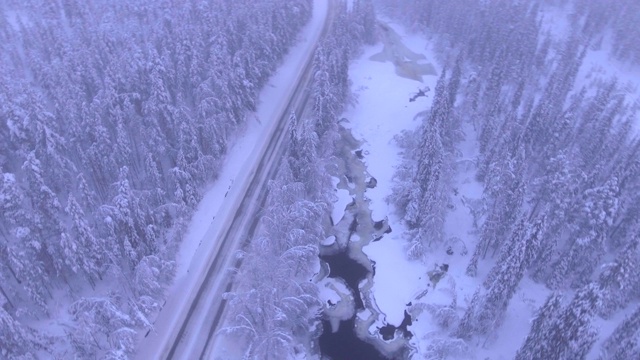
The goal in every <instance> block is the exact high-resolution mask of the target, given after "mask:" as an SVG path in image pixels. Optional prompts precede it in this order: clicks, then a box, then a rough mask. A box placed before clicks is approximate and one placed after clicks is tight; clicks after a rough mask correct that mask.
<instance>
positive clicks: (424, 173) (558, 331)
mask: <svg viewBox="0 0 640 360" xmlns="http://www.w3.org/2000/svg"><path fill="white" fill-rule="evenodd" d="M380 2H381V3H382V4H383V5H385V6H386V7H387V9H388V10H389V11H390V12H391V13H392V14H395V16H397V17H398V18H400V19H402V20H403V21H405V22H406V23H407V24H409V25H410V26H412V27H413V28H415V29H418V30H420V31H426V32H427V33H429V34H430V35H434V39H435V42H436V48H437V49H439V50H438V55H439V56H440V57H441V60H442V61H443V62H444V64H445V67H446V68H449V69H452V68H453V70H450V73H451V75H450V76H447V74H446V73H447V71H443V72H442V74H441V78H440V80H439V81H438V85H437V87H436V91H435V94H434V100H433V105H432V107H431V109H430V110H429V111H427V112H425V115H424V116H423V124H422V126H421V127H420V129H419V130H418V131H417V132H416V133H414V134H408V135H405V136H404V137H403V141H402V144H403V145H404V146H405V147H407V148H408V150H409V151H407V152H406V153H407V154H408V156H407V159H406V161H405V163H404V164H403V166H402V167H401V171H399V172H398V175H397V179H398V183H397V186H396V189H395V193H394V197H393V199H394V200H395V202H396V205H397V206H398V208H399V210H400V211H401V212H403V213H404V214H405V220H406V222H407V226H408V227H409V229H410V234H411V235H412V239H413V240H412V243H411V244H410V245H409V248H410V254H411V255H413V256H414V257H418V258H420V257H424V256H428V254H429V253H430V252H432V251H438V250H437V249H439V248H440V247H442V246H447V244H448V243H447V241H448V239H443V238H442V231H443V223H444V221H443V217H444V214H446V212H447V211H448V210H447V206H448V205H449V203H450V201H451V194H452V192H453V191H451V190H452V189H450V188H449V187H448V184H450V180H451V173H452V170H451V169H452V168H453V167H454V163H455V161H456V160H457V154H456V150H455V144H456V143H457V142H458V141H459V140H460V138H459V136H457V135H458V132H457V130H458V129H459V124H460V122H461V121H467V122H470V123H472V124H473V125H474V126H475V128H476V130H477V133H478V139H477V140H478V144H479V149H480V155H479V157H478V159H476V163H477V178H478V180H480V181H481V182H482V183H483V184H484V194H483V198H482V201H481V204H477V206H476V207H475V209H474V210H475V211H476V215H477V219H476V220H477V230H478V234H479V235H478V239H479V241H478V243H477V245H476V247H475V249H473V250H474V251H473V253H472V256H471V259H470V262H469V264H468V267H467V269H466V270H467V274H468V275H469V276H478V271H477V268H478V264H479V262H482V261H483V260H485V259H490V258H494V259H496V260H498V261H497V262H496V265H495V266H494V268H493V269H491V270H490V271H489V273H488V275H487V278H485V279H481V280H483V281H481V282H482V283H483V284H482V285H481V286H479V288H478V289H477V291H476V293H475V295H474V296H473V298H472V299H471V301H470V304H469V306H468V308H467V310H466V312H465V313H464V314H462V315H461V316H457V317H456V321H455V325H453V326H451V325H450V326H449V327H448V328H446V329H443V331H444V332H445V333H446V334H448V335H449V336H450V338H449V340H448V341H449V344H450V345H451V348H450V349H446V346H441V347H439V350H438V351H435V352H434V354H439V355H438V356H443V354H453V353H455V352H457V351H459V350H460V348H461V346H460V341H459V340H458V339H464V340H466V341H470V340H472V339H474V338H478V337H481V338H484V339H487V338H488V339H491V338H493V337H495V335H496V333H497V331H498V329H499V327H500V324H501V323H502V320H503V318H504V314H505V312H506V310H507V306H508V304H509V302H510V300H511V298H512V297H513V295H514V293H515V292H516V290H517V289H518V286H519V284H520V282H521V280H522V279H523V277H524V276H529V277H530V278H532V279H533V280H534V281H537V282H539V283H542V284H544V285H546V286H547V287H548V288H550V289H552V290H555V291H558V292H557V293H553V294H552V295H551V297H550V298H549V299H548V300H547V302H546V303H545V305H543V306H542V308H541V309H540V311H539V312H538V314H537V317H536V319H535V320H534V322H533V323H532V327H531V334H530V335H529V337H528V338H527V339H526V341H525V343H524V344H523V346H522V348H521V349H520V351H519V352H518V355H517V358H518V359H520V360H525V359H535V358H546V359H584V358H585V357H586V356H587V354H588V353H589V352H590V351H591V348H592V346H593V344H594V343H595V341H596V340H597V338H598V331H597V329H596V328H595V326H594V325H593V319H594V317H596V316H600V317H603V318H609V317H611V316H612V315H613V314H615V313H617V312H618V311H621V310H624V309H626V308H627V307H628V306H630V304H633V303H634V302H636V301H638V300H639V299H640V276H638V273H639V271H640V252H639V249H638V241H639V240H638V239H639V237H640V227H639V224H640V223H639V222H638V219H640V213H639V210H640V208H639V207H638V204H640V177H639V176H638V175H639V170H640V166H639V165H640V157H639V150H640V142H639V141H638V137H637V134H636V133H635V132H634V131H633V130H632V129H633V127H634V126H635V125H636V124H634V123H637V121H638V120H637V119H638V104H637V101H636V102H635V103H634V99H629V96H628V93H629V92H628V91H626V86H627V85H626V84H624V83H623V80H621V79H617V78H615V77H611V78H610V79H605V80H599V81H592V82H591V83H588V84H585V86H584V87H582V85H580V84H581V83H580V82H577V80H578V74H579V71H580V69H581V67H582V63H583V60H584V59H585V57H586V56H588V54H589V53H590V52H591V51H593V50H599V49H604V50H606V51H608V52H610V53H611V54H613V56H614V57H615V58H616V59H614V60H612V61H618V60H622V61H625V62H626V65H627V66H637V65H638V57H637V55H638V44H637V41H635V37H634V36H633V35H632V33H633V32H634V31H637V30H629V31H626V30H625V29H628V24H629V21H631V20H630V19H634V18H635V19H637V16H638V11H631V9H636V8H637V6H638V5H637V2H634V1H619V2H616V3H615V4H612V3H611V2H604V1H580V0H577V1H533V2H531V1H527V2H518V1H515V2H514V1H488V2H477V1H468V0H456V1H447V2H446V3H443V2H438V1H427V2H423V1H407V2H404V1H403V2H400V1H394V0H381V1H380ZM556 7H557V8H556ZM541 9H544V10H545V11H556V12H563V11H566V12H567V14H569V13H570V14H571V16H568V17H567V19H568V20H567V23H568V26H567V27H568V29H567V33H566V34H564V36H560V37H554V36H553V35H552V34H549V33H547V32H546V30H545V29H544V28H543V27H542V25H541V24H542V22H541V19H542V17H543V16H544V12H541V11H540V10H541ZM627 11H629V13H627ZM634 41H635V42H634ZM629 42H634V43H633V44H631V43H629ZM456 58H457V59H458V60H457V61H456ZM460 72H462V74H463V79H462V80H460V79H459V78H457V77H458V76H460V75H459V74H460ZM585 83H586V82H585ZM456 95H458V98H459V100H455V99H456ZM446 99H453V100H450V101H445V100H446ZM452 144H453V146H452ZM567 291H572V292H573V291H575V296H574V297H573V299H572V300H571V301H570V302H569V303H568V304H567V305H566V307H564V308H563V307H562V304H561V302H560V293H564V292H567ZM449 315H450V314H449ZM637 317H638V316H637V311H636V312H635V313H634V315H632V316H631V317H630V318H629V319H628V320H625V321H623V322H622V323H621V324H620V326H619V328H618V329H617V330H616V331H615V332H614V334H613V335H612V338H610V339H609V340H607V341H606V342H605V345H604V346H603V347H602V349H601V357H602V358H603V359H608V358H615V359H631V358H637V357H638V356H639V354H640V344H639V343H638V341H637V339H638V335H639V334H638V328H637V327H636V328H635V329H634V328H632V327H631V326H630V324H633V323H636V322H637ZM449 323H450V322H448V324H449ZM614 339H615V340H614ZM438 346H440V345H438Z"/></svg>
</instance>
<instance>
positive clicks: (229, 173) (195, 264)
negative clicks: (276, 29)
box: [136, 0, 328, 359]
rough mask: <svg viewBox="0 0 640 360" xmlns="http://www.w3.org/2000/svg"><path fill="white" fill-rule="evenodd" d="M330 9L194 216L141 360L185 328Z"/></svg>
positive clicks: (320, 6)
mask: <svg viewBox="0 0 640 360" xmlns="http://www.w3.org/2000/svg"><path fill="white" fill-rule="evenodd" d="M327 6H328V5H327V3H326V1H323V0H315V1H314V10H313V18H312V19H311V21H310V22H309V24H308V25H307V26H306V27H305V28H304V29H303V31H302V32H301V33H300V40H299V42H298V44H297V45H295V46H294V47H293V48H292V49H291V50H290V52H289V54H288V55H287V56H286V57H285V58H284V60H283V62H282V64H281V66H280V68H279V69H278V71H277V72H276V73H275V75H273V77H272V78H271V80H270V81H269V83H268V85H267V86H266V87H265V88H264V89H262V91H261V93H260V97H259V105H258V109H257V111H256V112H255V113H253V114H249V116H248V121H247V126H246V128H245V129H242V130H241V131H239V132H238V133H237V134H236V135H235V136H236V139H235V140H231V141H230V142H229V144H230V147H229V150H228V155H227V157H226V159H225V161H224V164H223V165H222V169H221V172H220V176H219V178H218V179H217V180H216V181H215V182H214V183H213V184H211V187H210V188H209V189H208V190H207V191H206V193H205V195H204V197H203V199H202V201H201V202H200V204H199V205H198V208H197V210H196V211H195V213H194V214H193V217H192V219H191V222H190V224H189V226H188V230H187V233H186V235H185V237H184V240H183V242H182V244H181V246H180V250H179V252H178V255H177V259H176V263H177V273H176V278H175V281H174V283H173V284H172V286H171V287H170V288H169V289H167V293H168V294H169V295H168V298H167V301H166V304H165V306H164V307H163V308H162V310H161V311H160V313H159V314H158V316H157V319H156V321H155V323H154V327H155V329H154V331H152V332H151V333H149V334H148V336H146V337H145V338H143V339H141V341H140V345H139V347H138V351H137V354H136V355H137V358H138V359H158V358H160V357H161V356H160V354H161V353H162V352H163V351H164V346H165V344H166V341H167V339H168V338H169V337H170V335H171V332H172V331H174V330H175V328H176V327H177V326H179V324H178V321H179V319H180V318H181V313H182V312H183V311H186V308H187V307H188V305H189V304H188V303H187V302H188V301H189V299H190V297H189V296H187V294H190V293H192V292H193V291H195V290H197V289H195V287H196V284H197V283H198V278H199V275H201V274H200V273H201V272H203V271H204V269H203V267H204V266H203V263H204V262H205V261H206V260H207V259H208V258H209V256H210V255H211V253H212V251H215V250H214V249H215V248H216V241H217V240H218V237H217V236H216V234H217V232H218V230H219V229H220V227H221V225H222V221H223V219H224V218H225V216H224V215H225V214H226V212H225V211H226V210H228V209H231V208H232V207H233V206H232V204H235V203H237V202H238V201H239V200H240V199H241V198H242V196H243V195H244V193H243V191H242V190H243V189H242V186H239V184H242V183H244V182H245V181H246V179H247V178H248V177H249V176H250V172H251V170H252V169H253V164H255V162H256V159H257V158H258V156H260V155H261V154H260V151H258V150H257V149H261V148H262V147H263V146H262V145H263V143H265V142H266V141H268V138H267V137H266V136H264V134H266V133H270V132H271V131H270V129H271V128H272V127H273V126H274V125H275V124H276V122H277V120H278V118H279V116H280V114H281V112H282V111H283V109H284V106H286V102H287V101H288V98H289V97H288V93H290V92H291V90H292V87H293V86H294V85H295V78H296V77H297V75H298V73H299V72H300V69H301V64H303V62H304V59H305V58H306V57H307V56H309V54H310V53H311V51H313V48H314V45H315V43H316V41H317V39H318V37H319V35H320V32H321V30H322V25H323V22H324V19H325V17H326V14H327Z"/></svg>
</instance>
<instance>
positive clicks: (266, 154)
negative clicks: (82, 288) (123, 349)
mask: <svg viewBox="0 0 640 360" xmlns="http://www.w3.org/2000/svg"><path fill="white" fill-rule="evenodd" d="M316 3H317V2H316ZM329 4H331V2H329ZM332 8H333V7H332V6H330V5H329V6H328V7H327V13H326V14H325V20H324V22H323V25H322V31H321V33H320V39H321V38H322V37H323V36H324V35H325V33H326V32H327V30H328V28H329V26H330V23H331V18H332V16H331V11H332ZM318 43H319V41H317V42H316V44H315V46H314V47H313V50H312V51H310V52H309V53H308V54H306V56H305V58H304V63H303V64H300V65H301V67H300V69H301V71H299V72H298V73H297V74H296V76H295V78H294V79H295V85H294V86H292V87H291V88H290V89H291V90H290V92H289V97H288V98H289V101H288V102H286V103H285V104H286V106H284V107H282V108H281V111H280V113H279V119H278V121H277V122H275V126H273V127H272V128H271V129H270V133H268V134H266V136H268V137H269V138H270V140H269V141H268V142H266V143H265V144H264V145H263V147H262V151H261V152H260V154H262V155H261V156H258V157H257V158H256V159H257V161H256V163H255V164H254V165H253V166H254V167H253V170H252V171H251V172H250V173H249V175H248V176H247V178H246V179H245V181H244V182H243V183H242V184H240V186H241V187H242V189H241V190H240V191H244V196H241V197H240V201H239V202H238V203H236V204H234V206H233V207H231V208H229V209H225V210H226V211H225V214H221V216H225V217H226V220H224V221H223V222H222V224H223V225H222V227H221V230H220V231H218V232H217V234H219V237H218V239H217V240H216V246H215V248H214V251H213V252H212V254H211V256H209V257H208V259H207V261H206V262H205V267H204V268H203V269H201V271H200V278H201V280H200V281H198V284H197V286H196V287H195V288H194V289H192V291H189V292H188V293H186V294H185V296H187V297H189V298H192V300H190V301H189V302H188V303H190V304H189V305H188V306H189V307H188V309H184V310H186V311H183V312H182V314H181V315H182V316H181V318H180V319H179V321H178V322H177V323H176V325H177V326H176V328H175V329H172V330H170V334H169V335H168V336H167V338H166V340H165V343H164V344H163V346H162V347H161V348H159V349H158V350H159V351H158V353H159V356H160V357H159V358H163V359H206V358H207V356H208V355H207V354H208V352H209V351H210V350H211V349H210V348H211V346H212V344H213V343H214V338H215V334H216V331H217V329H218V326H219V325H220V324H221V323H222V322H223V320H224V319H223V315H224V312H225V307H226V300H224V299H223V297H222V294H223V293H224V292H227V291H230V290H231V289H232V288H233V282H232V276H231V275H232V273H233V271H231V269H233V268H234V267H238V266H240V264H241V262H240V261H239V260H238V259H237V258H236V256H235V254H236V253H237V251H238V250H240V249H242V248H243V246H245V245H246V243H247V241H248V239H251V238H252V234H253V232H254V231H255V229H256V228H257V226H258V221H259V216H258V212H259V210H260V209H261V208H262V206H263V204H264V203H265V201H266V197H267V191H266V190H267V186H266V185H267V182H268V181H269V180H270V179H272V178H273V177H274V175H275V173H276V171H277V168H278V166H279V163H280V158H281V157H282V155H283V152H284V150H285V146H284V145H286V139H287V134H288V131H287V129H288V127H289V124H288V123H289V121H288V120H289V115H290V114H291V112H295V113H296V115H298V117H299V118H300V117H302V116H301V115H302V113H303V112H304V110H305V107H306V104H307V102H308V100H309V85H310V83H311V79H312V63H313V53H314V50H315V48H316V47H317V44H318ZM194 276H197V275H195V274H194Z"/></svg>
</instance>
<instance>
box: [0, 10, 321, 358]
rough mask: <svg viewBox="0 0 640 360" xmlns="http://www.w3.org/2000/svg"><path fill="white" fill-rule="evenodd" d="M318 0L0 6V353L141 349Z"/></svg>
mask: <svg viewBox="0 0 640 360" xmlns="http://www.w3.org/2000/svg"><path fill="white" fill-rule="evenodd" d="M311 6H312V2H311V1H308V0H291V1H267V0H265V1H262V0H259V1H232V2H229V1H188V2H171V1H146V0H142V1H101V0H97V1H60V2H58V1H40V0H33V1H31V0H29V1H22V0H20V1H12V0H9V1H3V2H1V3H0V12H1V13H2V16H0V43H1V45H0V47H1V50H0V57H1V60H0V61H1V65H0V84H1V85H0V118H1V119H2V121H1V124H0V167H1V171H2V183H1V194H2V195H1V196H0V204H1V207H2V217H1V218H0V232H1V234H2V236H0V290H1V296H0V319H1V321H0V344H1V352H0V357H2V358H10V359H13V358H21V359H30V358H37V357H38V354H40V356H42V355H43V354H47V355H46V357H47V358H49V357H58V358H74V357H75V358H94V357H96V356H99V357H104V358H114V359H115V358H118V359H120V358H125V357H126V354H130V353H132V352H133V350H134V347H135V341H134V339H135V332H136V331H138V330H139V329H148V328H149V327H150V323H149V319H150V317H151V316H152V315H153V313H154V312H155V311H156V310H157V309H158V308H159V307H160V306H161V305H162V301H163V298H164V294H163V288H164V287H165V286H166V285H167V284H168V283H169V281H170V280H171V278H172V273H173V271H174V270H173V269H174V262H173V260H174V258H173V257H174V256H175V249H176V247H177V246H178V245H179V243H180V240H181V237H182V235H183V233H184V223H185V220H188V217H189V215H190V213H191V212H192V210H193V208H194V207H195V205H196V204H197V203H198V201H199V200H200V197H201V194H202V191H203V188H204V186H205V185H207V184H208V183H210V182H211V181H213V180H214V179H215V178H216V174H217V168H218V166H219V163H220V162H221V159H222V157H223V156H224V154H225V151H226V147H227V141H228V139H229V138H230V137H231V136H232V135H233V134H234V133H235V132H236V131H238V129H241V128H242V126H243V124H244V123H245V122H246V114H247V112H248V111H251V110H253V109H254V108H255V106H256V104H255V100H256V97H257V91H258V90H259V89H260V88H261V87H262V86H264V85H265V83H266V80H267V79H268V77H269V75H270V74H271V73H272V71H273V70H274V69H275V67H276V65H277V64H278V61H279V60H280V59H281V57H282V56H283V54H284V53H285V52H286V51H287V49H288V47H289V46H290V45H291V44H292V43H293V41H294V40H295V37H296V35H297V32H298V31H299V29H300V28H301V27H302V25H304V24H305V23H306V22H307V21H308V19H309V16H310V13H311Z"/></svg>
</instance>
